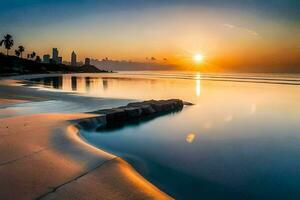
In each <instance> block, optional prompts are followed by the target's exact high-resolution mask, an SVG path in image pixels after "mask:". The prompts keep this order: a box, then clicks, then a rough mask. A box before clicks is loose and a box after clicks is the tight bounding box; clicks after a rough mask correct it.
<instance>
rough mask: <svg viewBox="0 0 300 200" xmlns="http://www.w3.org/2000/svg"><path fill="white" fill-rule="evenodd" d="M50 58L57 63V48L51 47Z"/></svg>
mask: <svg viewBox="0 0 300 200" xmlns="http://www.w3.org/2000/svg"><path fill="white" fill-rule="evenodd" d="M52 60H53V61H54V62H55V63H58V61H59V60H58V50H57V48H53V49H52Z"/></svg>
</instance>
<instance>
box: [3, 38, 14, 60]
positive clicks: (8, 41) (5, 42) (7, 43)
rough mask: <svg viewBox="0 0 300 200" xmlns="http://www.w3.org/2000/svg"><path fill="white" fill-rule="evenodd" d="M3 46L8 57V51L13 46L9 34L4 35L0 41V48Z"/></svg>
mask: <svg viewBox="0 0 300 200" xmlns="http://www.w3.org/2000/svg"><path fill="white" fill-rule="evenodd" d="M2 45H4V47H5V49H6V55H8V51H9V50H10V49H11V47H12V46H14V40H13V37H12V36H11V35H10V34H6V35H5V36H4V39H3V40H1V41H0V46H2Z"/></svg>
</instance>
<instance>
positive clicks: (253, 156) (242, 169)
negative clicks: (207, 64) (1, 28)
mask: <svg viewBox="0 0 300 200" xmlns="http://www.w3.org/2000/svg"><path fill="white" fill-rule="evenodd" d="M178 76H179V75H178ZM195 77H196V78H195ZM68 78H69V79H71V81H70V80H68ZM35 81H37V82H38V83H40V84H43V85H46V86H49V87H51V88H61V89H62V90H66V91H67V90H70V88H72V90H76V92H78V93H81V92H83V93H84V95H92V96H98V97H117V98H132V99H139V100H142V99H167V98H180V99H183V100H186V101H190V102H193V103H196V104H197V105H196V106H191V107H188V108H185V109H184V110H183V111H182V112H180V113H176V114H173V115H166V116H163V117H160V118H155V119H151V120H149V121H146V122H147V123H145V122H142V123H138V122H134V123H133V124H130V125H129V126H122V127H119V128H116V129H113V130H109V131H104V132H103V130H102V132H101V133H99V132H96V131H95V132H83V136H84V137H85V138H86V139H87V140H88V141H89V142H90V143H92V144H94V145H95V146H98V147H99V148H102V149H105V150H107V151H110V152H112V153H114V154H116V155H118V156H122V157H123V158H125V159H126V160H127V161H128V162H130V163H131V164H132V165H134V167H135V168H136V169H137V170H138V171H139V172H140V173H141V174H142V175H143V176H145V177H146V178H147V179H149V180H150V181H151V182H153V183H154V184H156V185H157V186H158V187H159V188H161V189H163V190H164V191H166V192H168V193H169V194H171V195H173V196H174V197H175V198H176V199H202V198H203V199H262V198H263V197H264V198H265V199H284V198H287V197H289V199H300V193H299V190H298V186H299V184H300V176H299V174H300V168H299V167H297V166H299V165H300V159H299V158H300V137H299V129H300V124H299V116H300V107H299V101H300V88H299V86H295V85H294V86H293V85H279V84H276V85H275V84H258V83H237V82H229V81H225V82H223V81H218V82H213V81H207V80H203V79H202V76H200V74H199V75H198V74H196V75H195V74H194V75H193V76H192V77H191V78H189V79H187V80H182V79H173V78H153V77H147V78H144V77H142V78H141V77H138V78H131V77H118V76H117V75H116V76H111V77H107V76H99V77H93V76H88V77H85V76H79V75H77V76H75V75H68V76H67V77H66V78H65V77H64V78H62V79H61V78H58V77H55V78H47V79H40V80H35ZM64 84H66V86H63V85H64ZM70 84H71V86H70ZM68 85H69V86H68ZM199 96H200V98H199ZM112 133H113V134H112ZM199 133H201V139H198V137H199V135H197V134H199ZM199 138H200V137H199ZM158 147H159V148H158ZM174 155H175V156H174ZM262 194H263V197H262V196H261V195H262Z"/></svg>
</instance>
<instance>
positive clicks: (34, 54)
mask: <svg viewBox="0 0 300 200" xmlns="http://www.w3.org/2000/svg"><path fill="white" fill-rule="evenodd" d="M35 56H36V53H35V52H34V51H33V52H32V53H31V54H30V58H31V59H34V58H35Z"/></svg>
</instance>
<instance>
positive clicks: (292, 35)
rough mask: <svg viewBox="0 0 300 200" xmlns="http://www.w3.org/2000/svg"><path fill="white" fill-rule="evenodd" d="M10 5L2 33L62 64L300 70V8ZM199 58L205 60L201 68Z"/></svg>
mask: <svg viewBox="0 0 300 200" xmlns="http://www.w3.org/2000/svg"><path fill="white" fill-rule="evenodd" d="M4 4H6V3H4ZM9 5H10V6H11V5H13V6H14V9H13V11H8V10H4V9H3V10H1V12H0V21H1V24H2V28H3V29H2V30H5V31H6V32H8V33H11V34H12V35H14V36H15V38H17V39H18V40H19V41H22V43H24V46H26V47H27V49H28V50H29V49H34V50H35V51H36V52H38V54H39V55H44V54H47V52H49V51H50V50H51V49H50V47H51V46H54V47H57V48H59V49H61V52H60V54H61V56H62V57H64V58H66V57H69V55H70V52H72V51H73V50H74V51H76V53H78V57H77V59H79V60H82V61H84V59H85V58H86V57H91V58H97V59H101V58H105V57H109V58H112V59H114V60H133V61H137V62H147V60H146V58H147V57H148V58H151V57H154V58H156V62H158V63H163V64H169V65H172V66H181V67H182V68H181V69H187V70H190V69H196V70H202V69H203V70H207V69H224V70H240V69H241V70H247V69H249V68H253V67H254V68H261V70H262V71H264V70H268V71H272V69H274V71H276V70H277V69H278V68H282V70H284V68H283V67H282V66H284V67H285V68H286V69H287V71H289V70H290V68H295V67H298V66H299V65H300V60H299V55H300V14H299V12H298V11H299V9H300V2H299V1H293V0H288V1H272V0H266V1H259V0H245V1H243V3H239V2H236V1H233V0H224V1H221V0H214V1H208V0H202V1H196V0H187V1H184V2H183V1H179V0H175V1H170V0H163V1H156V0H150V1H147V2H144V1H139V0H130V1H127V2H126V4H125V3H124V2H122V1H101V2H99V1H95V0H88V1H84V2H83V1H80V0H75V1H69V0H63V1H59V2H57V1H47V2H45V1H35V0H29V1H26V2H24V1H19V0H12V1H10V2H9ZM3 7H5V5H4V6H3ZM65 8H68V9H65ZM18 10H20V12H18ZM54 10H55V12H52V11H54ZM11 12H14V15H13V16H12V15H11ZM41 12H43V18H42V20H41V18H40V17H38V16H40V15H41ZM53 13H55V14H53ZM75 16H76V17H75ZM25 19H26V20H25ZM20 28H21V29H22V32H19V31H18V30H19V29H20ZM1 34H5V33H1ZM195 54H202V55H203V57H204V61H203V62H202V63H201V65H199V64H198V63H195V62H194V60H193V56H194V55H195Z"/></svg>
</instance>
